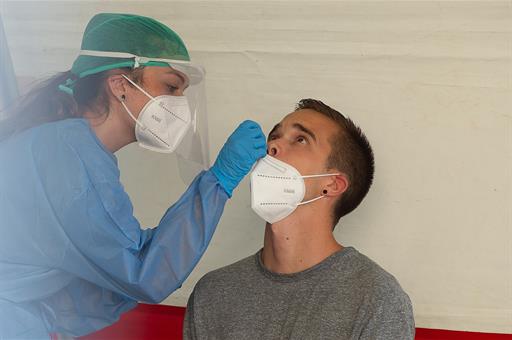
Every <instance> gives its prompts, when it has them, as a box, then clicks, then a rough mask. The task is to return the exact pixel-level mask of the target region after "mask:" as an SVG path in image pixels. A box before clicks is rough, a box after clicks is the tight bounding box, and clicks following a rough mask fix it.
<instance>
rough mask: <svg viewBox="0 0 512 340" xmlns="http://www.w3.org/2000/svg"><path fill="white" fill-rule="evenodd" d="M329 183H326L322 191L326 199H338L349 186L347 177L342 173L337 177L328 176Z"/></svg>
mask: <svg viewBox="0 0 512 340" xmlns="http://www.w3.org/2000/svg"><path fill="white" fill-rule="evenodd" d="M328 178H329V182H328V183H327V185H326V187H325V188H324V191H323V192H322V193H323V195H324V196H327V197H338V196H341V195H342V194H343V193H344V192H345V191H347V189H348V186H349V185H350V184H349V181H348V177H347V175H345V174H344V173H340V174H339V175H332V176H329V177H328Z"/></svg>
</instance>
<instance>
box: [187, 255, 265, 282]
mask: <svg viewBox="0 0 512 340" xmlns="http://www.w3.org/2000/svg"><path fill="white" fill-rule="evenodd" d="M256 256H257V255H251V256H248V257H246V258H243V259H241V260H239V261H237V262H235V263H232V264H230V265H227V266H225V267H221V268H219V269H215V270H213V271H211V272H209V273H207V274H205V275H204V276H203V277H202V278H201V279H200V280H199V281H198V282H197V284H196V287H195V290H196V291H205V290H206V291H216V290H218V289H219V288H223V289H226V288H228V287H230V286H238V285H240V284H241V282H242V281H243V280H247V279H249V278H250V277H253V276H254V274H255V273H256V272H257V266H256Z"/></svg>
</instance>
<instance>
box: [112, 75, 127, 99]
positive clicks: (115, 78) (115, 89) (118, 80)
mask: <svg viewBox="0 0 512 340" xmlns="http://www.w3.org/2000/svg"><path fill="white" fill-rule="evenodd" d="M107 87H108V90H109V92H110V93H111V94H112V95H113V96H114V97H116V98H117V99H118V100H119V101H123V100H124V98H125V97H126V92H127V89H128V87H129V85H128V81H127V80H126V79H124V77H123V76H122V75H121V74H113V75H110V76H108V78H107Z"/></svg>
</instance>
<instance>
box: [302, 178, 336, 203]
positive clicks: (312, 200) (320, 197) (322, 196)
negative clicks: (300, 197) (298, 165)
mask: <svg viewBox="0 0 512 340" xmlns="http://www.w3.org/2000/svg"><path fill="white" fill-rule="evenodd" d="M336 175H341V174H340V173H335V174H322V175H309V176H301V177H302V178H318V177H327V176H336ZM325 191H326V190H324V195H321V196H318V197H315V198H313V199H310V200H309V201H304V202H300V203H299V204H297V206H299V205H304V204H308V203H311V202H314V201H318V200H319V199H322V198H324V197H325V195H326V194H327V193H326V192H325Z"/></svg>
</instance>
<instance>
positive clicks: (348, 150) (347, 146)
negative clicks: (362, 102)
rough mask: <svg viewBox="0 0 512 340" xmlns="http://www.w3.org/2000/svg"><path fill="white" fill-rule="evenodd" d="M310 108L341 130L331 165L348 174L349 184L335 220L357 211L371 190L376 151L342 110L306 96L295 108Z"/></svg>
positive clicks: (334, 143) (335, 137) (333, 144)
mask: <svg viewBox="0 0 512 340" xmlns="http://www.w3.org/2000/svg"><path fill="white" fill-rule="evenodd" d="M302 109H310V110H313V111H316V112H318V113H320V114H322V115H324V116H326V117H328V118H330V119H331V120H332V121H334V122H335V123H336V125H337V126H338V127H339V129H338V133H336V134H335V135H333V136H332V137H331V138H330V140H329V142H330V144H331V153H330V155H329V157H328V158H327V167H328V168H330V169H338V170H339V171H341V172H343V173H344V174H346V175H347V177H348V181H349V186H348V189H347V190H346V191H345V192H344V193H343V195H342V196H341V198H340V199H339V200H338V201H337V202H336V205H335V207H334V211H333V222H334V225H336V224H337V223H338V221H339V219H340V218H341V217H343V216H345V215H347V214H348V213H350V212H351V211H352V210H354V209H355V208H356V207H357V206H358V205H359V203H361V201H362V200H363V198H364V197H365V196H366V194H367V193H368V190H370V186H371V185H372V182H373V174H374V171H375V165H374V159H373V151H372V148H371V146H370V143H369V142H368V139H367V138H366V136H365V135H364V134H363V132H362V131H361V129H360V128H359V127H358V126H356V125H355V124H354V122H353V121H352V120H351V119H350V118H348V117H345V116H343V114H341V113H340V112H338V111H336V110H334V109H333V108H331V107H329V106H327V105H325V104H324V103H322V102H321V101H319V100H316V99H302V100H300V101H299V103H298V104H297V107H296V108H295V110H296V111H297V110H302Z"/></svg>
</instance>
